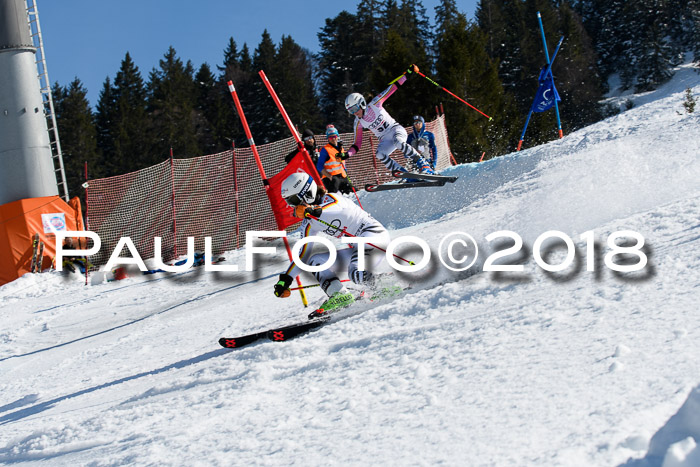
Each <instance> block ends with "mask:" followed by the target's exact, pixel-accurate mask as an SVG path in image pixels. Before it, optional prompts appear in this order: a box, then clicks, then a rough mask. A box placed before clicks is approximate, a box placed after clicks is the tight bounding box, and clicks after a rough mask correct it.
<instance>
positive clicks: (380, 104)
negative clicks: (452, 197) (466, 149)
mask: <svg viewBox="0 0 700 467" xmlns="http://www.w3.org/2000/svg"><path fill="white" fill-rule="evenodd" d="M414 67H415V65H412V66H411V69H410V70H411V71H413V70H414ZM404 82H406V75H405V74H404V75H403V76H402V77H401V78H400V79H399V80H398V81H397V82H396V84H392V85H391V86H389V87H388V88H386V89H385V90H384V91H383V92H382V93H380V94H379V95H377V96H376V97H375V98H374V99H372V100H371V101H370V103H369V105H367V103H366V102H365V98H364V97H362V94H359V93H357V92H354V93H352V94H350V95H349V96H348V97H347V98H345V108H346V109H347V111H348V112H349V113H350V114H351V115H354V116H355V129H354V131H355V142H354V144H353V145H352V146H351V147H350V149H349V150H348V154H349V155H350V156H353V155H355V154H356V153H357V152H358V151H359V150H360V148H361V147H362V130H363V129H364V128H366V129H368V130H370V131H371V132H372V133H374V135H375V136H376V137H377V138H378V139H379V144H378V145H377V154H376V156H377V159H379V161H380V162H381V163H382V164H384V165H385V166H387V168H389V170H391V171H392V172H393V171H396V170H398V171H401V172H407V170H406V168H404V167H403V166H401V164H399V163H398V162H396V161H395V160H393V159H392V158H391V157H389V155H390V154H391V153H392V152H394V151H395V150H396V149H399V150H401V152H402V153H403V155H404V156H405V157H406V158H407V159H411V160H413V162H414V164H415V165H416V167H417V168H418V170H419V172H420V173H425V174H435V172H433V170H432V169H431V168H430V163H429V162H428V161H426V160H425V159H424V158H423V157H422V156H421V155H420V154H419V153H418V152H417V151H416V150H415V149H414V148H413V147H412V146H411V145H409V144H407V143H406V140H407V139H408V134H407V133H406V130H405V129H404V127H403V126H401V125H400V124H399V123H397V122H396V120H394V118H393V117H392V116H391V115H389V112H387V111H386V109H385V108H384V103H385V102H386V100H387V99H388V98H389V97H390V96H391V95H392V94H394V92H396V90H397V89H398V88H399V86H400V85H402V84H403V83H404Z"/></svg>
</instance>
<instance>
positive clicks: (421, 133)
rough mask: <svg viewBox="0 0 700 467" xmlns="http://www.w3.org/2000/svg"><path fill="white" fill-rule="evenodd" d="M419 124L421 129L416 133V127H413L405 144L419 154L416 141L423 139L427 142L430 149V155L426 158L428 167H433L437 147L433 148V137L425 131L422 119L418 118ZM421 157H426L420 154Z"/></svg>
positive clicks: (435, 160) (435, 161)
mask: <svg viewBox="0 0 700 467" xmlns="http://www.w3.org/2000/svg"><path fill="white" fill-rule="evenodd" d="M419 118H420V122H421V129H420V131H419V132H416V127H415V126H414V127H413V132H412V133H411V134H410V135H408V139H407V140H406V142H407V143H408V144H410V145H411V146H413V147H414V148H415V149H416V150H417V151H418V152H421V150H420V149H418V141H417V140H418V139H421V138H422V139H424V140H426V141H427V142H428V148H430V155H429V157H427V158H428V159H429V160H428V162H430V165H432V166H433V167H435V164H436V163H437V146H435V135H434V134H433V133H432V132H430V131H428V130H426V129H425V120H424V119H423V117H419ZM421 156H423V157H426V156H427V155H426V154H423V153H421Z"/></svg>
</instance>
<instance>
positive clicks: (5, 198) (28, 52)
mask: <svg viewBox="0 0 700 467" xmlns="http://www.w3.org/2000/svg"><path fill="white" fill-rule="evenodd" d="M35 53H36V49H35V47H34V46H33V44H32V40H31V36H30V33H29V23H28V19H27V5H26V0H0V205H3V204H5V203H10V202H13V201H17V200H20V199H25V198H38V197H42V196H57V195H58V186H57V183H56V173H55V171H54V165H53V160H52V154H51V147H50V143H49V133H48V127H47V124H46V117H45V114H44V104H43V100H42V96H41V89H40V86H39V79H38V77H37V66H36V63H35Z"/></svg>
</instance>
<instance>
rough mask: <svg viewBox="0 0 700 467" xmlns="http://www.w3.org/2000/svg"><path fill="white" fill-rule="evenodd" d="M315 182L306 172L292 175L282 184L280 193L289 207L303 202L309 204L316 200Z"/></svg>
mask: <svg viewBox="0 0 700 467" xmlns="http://www.w3.org/2000/svg"><path fill="white" fill-rule="evenodd" d="M316 189H317V187H316V182H314V179H313V178H312V177H311V175H309V174H307V173H306V172H297V173H293V174H292V175H290V176H289V177H287V178H285V179H284V181H283V182H282V189H281V190H280V193H281V195H282V198H284V200H285V201H286V202H287V204H289V205H290V206H298V205H300V204H301V203H302V201H303V202H305V203H306V204H311V203H313V202H314V200H316Z"/></svg>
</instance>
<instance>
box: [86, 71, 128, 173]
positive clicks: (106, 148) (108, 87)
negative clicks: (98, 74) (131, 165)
mask: <svg viewBox="0 0 700 467" xmlns="http://www.w3.org/2000/svg"><path fill="white" fill-rule="evenodd" d="M114 102H115V100H114V90H113V88H112V81H111V80H110V78H109V77H107V78H106V79H105V82H104V83H103V84H102V90H101V91H100V94H99V97H98V100H97V106H96V114H95V126H96V130H97V147H98V148H100V152H101V154H102V164H100V166H101V167H102V172H103V175H104V176H107V177H108V176H112V175H117V174H119V173H122V171H121V169H118V168H117V167H116V166H115V165H113V164H112V162H113V161H114V160H115V159H114V154H115V148H114V131H113V127H112V123H113V122H114V121H115V113H116V112H115V105H114ZM90 177H91V178H92V176H90Z"/></svg>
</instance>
